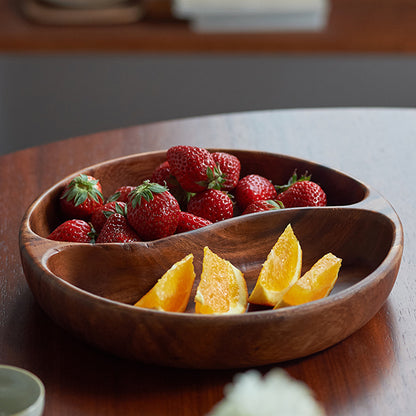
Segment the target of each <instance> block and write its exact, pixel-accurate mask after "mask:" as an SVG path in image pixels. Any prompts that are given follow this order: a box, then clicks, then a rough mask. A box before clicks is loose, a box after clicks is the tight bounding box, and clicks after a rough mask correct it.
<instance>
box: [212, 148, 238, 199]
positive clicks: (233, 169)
mask: <svg viewBox="0 0 416 416" xmlns="http://www.w3.org/2000/svg"><path fill="white" fill-rule="evenodd" d="M212 157H213V159H214V160H215V163H216V164H217V165H218V167H219V170H220V171H221V172H222V174H223V175H224V182H223V183H222V185H221V189H222V190H224V191H231V190H232V189H234V188H235V187H236V186H237V183H238V180H239V179H240V171H241V163H240V161H239V160H238V158H237V157H236V156H234V155H230V154H229V153H224V152H214V153H212Z"/></svg>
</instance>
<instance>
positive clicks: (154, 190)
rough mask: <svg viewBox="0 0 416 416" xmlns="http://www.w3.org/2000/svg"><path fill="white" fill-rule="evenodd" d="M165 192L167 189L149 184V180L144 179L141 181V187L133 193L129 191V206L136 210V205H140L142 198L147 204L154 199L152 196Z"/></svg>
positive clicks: (155, 184) (156, 184)
mask: <svg viewBox="0 0 416 416" xmlns="http://www.w3.org/2000/svg"><path fill="white" fill-rule="evenodd" d="M167 190H168V189H167V188H166V186H163V185H160V184H158V183H153V182H150V180H149V179H146V180H145V181H143V183H142V184H141V185H139V186H138V187H136V188H135V189H134V190H133V191H131V193H130V200H131V204H132V206H133V208H136V206H137V205H139V206H140V205H141V203H142V198H143V199H145V200H146V201H147V202H149V201H152V200H153V199H154V196H153V194H161V193H163V192H166V191H167Z"/></svg>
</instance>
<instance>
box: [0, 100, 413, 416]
mask: <svg viewBox="0 0 416 416" xmlns="http://www.w3.org/2000/svg"><path fill="white" fill-rule="evenodd" d="M415 132H416V110H413V109H380V108H379V109H371V108H362V109H361V108H355V109H347V108H346V109H313V110H280V111H261V112H252V113H236V114H226V115H215V116H206V117H199V118H191V119H183V120H173V121H166V122H159V123H155V124H149V125H142V126H135V127H131V128H124V129H120V130H114V131H109V132H101V133H97V134H93V135H88V136H84V137H77V138H70V139H67V140H64V141H60V142H55V143H51V144H47V145H43V146H39V147H34V148H29V149H25V150H22V151H19V152H16V153H11V154H8V155H5V156H1V157H0V184H1V193H0V214H1V215H0V262H1V268H0V362H1V363H4V364H10V365H17V366H20V367H24V368H26V369H28V370H30V371H32V372H34V373H35V374H37V375H38V376H39V377H40V378H41V379H42V380H43V382H44V384H45V387H46V406H45V412H44V414H45V416H78V415H80V416H94V415H97V416H98V415H99V416H105V415H123V416H124V415H125V416H129V415H152V416H155V415H192V416H194V415H205V414H206V413H207V412H208V411H209V410H210V409H211V408H212V407H213V405H214V404H215V403H217V402H218V401H219V400H221V398H222V397H223V388H224V386H225V385H226V384H227V383H229V382H231V381H232V380H233V377H234V376H235V375H236V374H237V373H241V372H243V371H244V370H241V369H240V370H215V371H214V370H189V369H188V370H182V369H174V368H165V367H158V366H153V365H144V364H141V363H139V362H135V361H130V360H127V359H123V358H119V357H116V356H113V355H111V354H108V353H105V352H102V351H101V350H98V349H96V348H94V347H92V346H89V345H86V344H85V343H84V342H82V341H80V340H78V339H76V338H75V337H74V336H73V335H71V334H70V333H68V332H66V331H65V330H63V329H61V328H60V327H59V326H57V325H56V324H55V323H54V321H53V320H52V319H51V318H50V317H49V316H48V315H46V314H45V313H44V312H43V311H42V310H41V309H40V307H39V306H38V305H37V303H36V302H35V300H34V298H33V296H32V293H31V292H30V290H29V287H28V285H27V283H26V280H25V277H24V274H23V270H22V266H21V262H20V255H19V245H18V231H19V226H20V222H21V219H22V216H23V214H24V212H25V210H26V209H27V207H28V206H29V204H30V203H31V202H32V201H33V200H34V199H35V198H36V197H37V196H38V195H39V194H40V193H42V192H43V191H44V190H46V189H47V188H49V187H50V186H52V185H53V184H54V183H55V182H57V181H58V180H60V179H62V178H63V177H65V176H67V175H69V174H71V173H72V172H75V171H77V170H79V169H82V168H84V167H87V166H89V165H92V164H95V163H98V162H101V161H104V160H107V159H111V158H115V157H118V156H124V155H128V154H132V153H140V152H145V151H151V150H161V149H167V148H168V147H170V146H172V145H175V144H190V145H197V146H202V147H220V148H237V149H250V150H264V151H270V152H275V153H282V154H288V155H292V156H295V157H299V158H303V159H308V160H312V161H315V162H318V163H320V164H323V165H326V166H329V167H331V168H334V169H337V170H340V171H342V172H344V173H346V174H348V175H350V176H352V177H354V178H356V179H359V180H361V181H363V182H364V183H366V184H367V185H369V186H370V187H372V188H374V189H376V190H377V191H378V192H380V193H381V194H382V195H383V196H384V198H386V199H387V200H388V201H390V203H391V204H392V206H393V207H394V209H395V210H396V212H397V214H398V216H399V217H400V219H401V222H402V226H403V230H404V254H403V259H402V263H401V268H400V271H399V274H398V276H397V280H396V283H395V286H394V288H393V290H392V292H391V294H390V296H389V297H388V300H387V302H386V303H385V304H384V306H383V307H382V308H381V310H380V311H379V312H378V313H377V314H376V315H375V316H374V317H373V318H372V319H371V320H370V321H369V322H368V323H367V324H366V325H365V326H364V327H363V328H361V329H360V330H358V331H357V332H356V333H354V334H353V335H351V336H350V337H348V338H347V339H345V340H344V341H342V342H340V343H339V344H337V345H335V346H333V347H331V348H329V349H327V350H325V351H323V352H320V353H317V354H314V355H313V356H309V357H306V358H302V359H298V360H294V361H291V362H285V363H280V364H276V365H269V366H265V367H261V368H259V369H258V370H260V371H261V372H263V373H265V372H267V371H269V370H270V369H271V368H273V367H282V368H284V369H285V370H287V371H288V373H289V374H290V375H291V376H292V377H294V378H296V379H298V380H302V381H304V382H305V383H307V385H308V386H309V387H310V388H311V389H312V390H313V392H314V393H315V394H316V397H317V399H318V400H319V401H321V402H322V404H323V405H324V407H325V409H326V411H327V414H328V415H330V416H332V415H336V416H344V415H345V416H347V415H348V416H361V415H367V416H371V415H374V416H376V415H377V416H378V415H390V416H391V415H410V414H413V413H414V412H415V411H416V397H415V395H414V391H415V389H416V360H415V357H416V319H415V317H416V314H415V295H414V294H415V293H416V283H415V279H414V276H415V274H416V263H415V255H416V221H415V216H414V206H415V205H416V196H415V193H414V186H413V184H412V177H411V176H412V174H413V169H412V168H413V166H414V165H415V162H416V141H415V138H414V135H415ZM351 314H354V311H353V310H351Z"/></svg>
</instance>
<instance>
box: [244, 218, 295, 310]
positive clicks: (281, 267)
mask: <svg viewBox="0 0 416 416" xmlns="http://www.w3.org/2000/svg"><path fill="white" fill-rule="evenodd" d="M301 269H302V249H301V247H300V244H299V241H298V239H297V238H296V236H295V234H294V232H293V229H292V226H291V225H290V224H289V225H288V226H287V227H286V229H285V230H284V231H283V233H282V234H281V236H280V237H279V239H278V240H277V242H276V244H275V245H274V247H273V248H272V249H271V251H270V253H269V254H268V256H267V259H266V261H265V262H264V264H263V267H262V268H261V271H260V274H259V277H258V278H257V282H256V285H255V287H254V289H253V291H252V293H251V295H250V297H249V299H248V300H249V302H250V303H254V304H258V305H267V306H275V305H276V304H278V303H280V302H281V300H282V298H283V296H284V294H285V293H286V292H287V291H288V290H289V289H290V287H291V286H292V285H294V284H295V282H296V281H297V280H298V279H299V277H300V273H301Z"/></svg>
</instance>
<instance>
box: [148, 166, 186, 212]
mask: <svg viewBox="0 0 416 416" xmlns="http://www.w3.org/2000/svg"><path fill="white" fill-rule="evenodd" d="M150 182H153V183H158V184H160V185H164V186H167V187H168V190H169V192H170V193H171V194H172V195H173V196H174V197H175V198H176V199H177V201H178V202H179V204H181V205H186V202H187V201H188V199H187V192H186V191H184V190H183V188H182V187H181V185H179V182H178V180H177V179H176V178H175V176H173V174H172V169H171V168H170V165H169V162H168V161H167V160H165V161H164V162H163V163H161V164H160V165H159V166H158V167H157V168H156V169H155V170H154V171H153V173H152V176H151V178H150Z"/></svg>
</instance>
